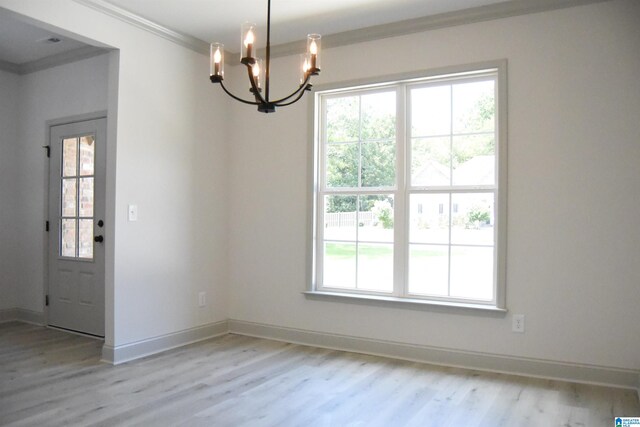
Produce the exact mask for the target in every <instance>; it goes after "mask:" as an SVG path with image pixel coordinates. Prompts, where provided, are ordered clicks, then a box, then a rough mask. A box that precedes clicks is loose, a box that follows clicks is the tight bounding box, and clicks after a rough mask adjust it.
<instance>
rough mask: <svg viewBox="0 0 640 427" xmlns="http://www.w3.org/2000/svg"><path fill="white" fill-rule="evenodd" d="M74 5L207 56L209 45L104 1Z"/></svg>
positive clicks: (81, 2)
mask: <svg viewBox="0 0 640 427" xmlns="http://www.w3.org/2000/svg"><path fill="white" fill-rule="evenodd" d="M74 1H75V2H76V3H80V4H82V5H84V6H87V7H90V8H92V9H95V10H97V11H99V12H102V13H104V14H105V15H109V16H112V17H114V18H117V19H119V20H121V21H123V22H126V23H128V24H131V25H133V26H134V27H138V28H141V29H143V30H145V31H149V32H150V33H153V34H155V35H156V36H159V37H162V38H164V39H167V40H169V41H172V42H174V43H176V44H179V45H180V46H183V47H186V48H188V49H191V50H193V51H195V52H198V53H202V54H204V55H209V43H207V42H205V41H202V40H200V39H198V38H196V37H193V36H190V35H188V34H184V33H181V32H179V31H175V30H172V29H170V28H167V27H165V26H163V25H160V24H157V23H155V22H153V21H150V20H149V19H146V18H143V17H142V16H140V15H137V14H135V13H133V12H130V11H128V10H126V9H123V8H121V7H119V6H116V5H115V4H112V3H109V2H107V1H105V0H74Z"/></svg>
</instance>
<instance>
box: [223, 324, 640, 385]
mask: <svg viewBox="0 0 640 427" xmlns="http://www.w3.org/2000/svg"><path fill="white" fill-rule="evenodd" d="M229 333H233V334H239V335H249V336H254V337H260V338H267V339H271V340H277V341H286V342H290V343H296V344H304V345H309V346H314V347H323V348H330V349H335V350H344V351H350V352H355V353H365V354H373V355H378V356H385V357H392V358H396V359H403V360H410V361H415V362H423V363H429V364H434V365H442V366H453V367H461V368H468V369H476V370H482V371H490V372H500V373H507V374H514V375H523V376H528V377H538V378H548V379H556V380H563V381H571V382H578V383H586V384H597V385H606V386H613V387H620V388H630V389H638V388H639V387H640V384H639V381H640V372H638V371H637V370H632V369H621V368H615V367H608V366H597V365H586V364H577V363H566V362H558V361H553V360H544V359H534V358H524V357H514V356H504V355H498V354H490V353H480V352H469V351H460V350H453V349H447V348H438V347H430V346H424V345H414V344H406V343H399V342H393V341H384V340H373V339H367V338H360V337H354V336H347V335H338V334H328V333H323V332H314V331H309V330H301V329H294V328H286V327H280V326H273V325H266V324H260V323H252V322H245V321H241V320H229Z"/></svg>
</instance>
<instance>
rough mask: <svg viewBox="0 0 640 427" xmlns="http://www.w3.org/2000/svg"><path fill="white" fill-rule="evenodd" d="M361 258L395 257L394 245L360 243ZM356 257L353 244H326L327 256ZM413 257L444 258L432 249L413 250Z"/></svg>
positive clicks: (439, 252)
mask: <svg viewBox="0 0 640 427" xmlns="http://www.w3.org/2000/svg"><path fill="white" fill-rule="evenodd" d="M359 250H360V256H366V257H369V258H380V257H388V256H391V255H393V247H392V245H391V244H390V245H388V246H383V245H371V244H366V243H360V245H359ZM355 255H356V245H355V244H353V243H327V244H326V256H328V257H336V258H352V257H354V256H355ZM411 256H412V257H427V256H442V252H441V251H434V250H431V249H412V250H411Z"/></svg>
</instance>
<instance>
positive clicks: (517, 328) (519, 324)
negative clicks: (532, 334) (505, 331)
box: [511, 314, 524, 334]
mask: <svg viewBox="0 0 640 427" xmlns="http://www.w3.org/2000/svg"><path fill="white" fill-rule="evenodd" d="M512 322H513V323H512V324H511V330H512V331H513V332H517V333H520V334H523V333H524V314H514V315H513V318H512Z"/></svg>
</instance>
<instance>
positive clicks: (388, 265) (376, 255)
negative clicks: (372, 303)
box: [358, 243, 393, 292]
mask: <svg viewBox="0 0 640 427" xmlns="http://www.w3.org/2000/svg"><path fill="white" fill-rule="evenodd" d="M358 289H367V290H372V291H380V292H392V291H393V245H391V244H381V245H376V244H372V243H361V244H359V245H358Z"/></svg>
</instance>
